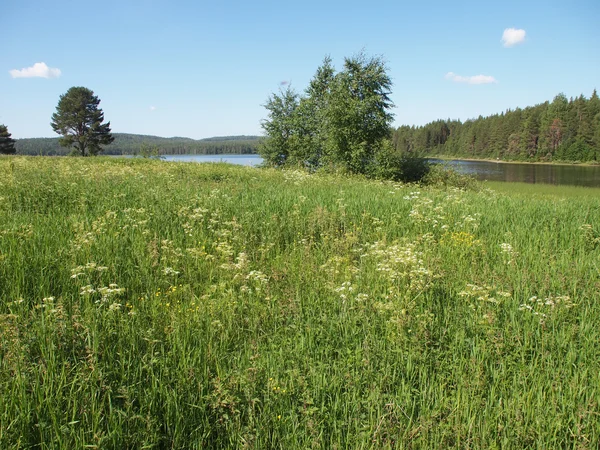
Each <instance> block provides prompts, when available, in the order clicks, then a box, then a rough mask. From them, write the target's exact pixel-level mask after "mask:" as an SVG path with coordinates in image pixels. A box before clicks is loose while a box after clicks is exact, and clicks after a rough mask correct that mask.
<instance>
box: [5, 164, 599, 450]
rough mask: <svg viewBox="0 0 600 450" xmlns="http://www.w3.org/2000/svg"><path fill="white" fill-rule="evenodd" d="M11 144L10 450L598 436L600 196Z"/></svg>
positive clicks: (524, 442)
mask: <svg viewBox="0 0 600 450" xmlns="http://www.w3.org/2000/svg"><path fill="white" fill-rule="evenodd" d="M483 186H484V187H483V188H481V189H479V190H475V191H461V190H458V189H453V188H447V189H441V188H428V187H418V186H411V185H401V184H392V183H382V182H374V181H364V180H361V179H356V178H341V177H333V176H308V175H306V174H304V173H301V172H295V171H288V172H282V171H272V170H259V169H252V168H244V167H234V166H228V165H223V164H215V165H198V164H183V163H165V162H160V161H148V160H132V159H127V160H125V159H107V158H98V159H88V158H79V159H76V158H0V448H2V449H17V448H23V449H25V448H36V449H37V448H41V449H55V448H56V449H59V448H65V449H67V448H68V449H74V448H98V449H126V448H130V449H142V448H145V449H151V448H154V449H171V448H178V449H179V448H255V449H265V448H281V449H307V448H320V449H346V448H348V449H355V448H365V449H366V448H412V449H417V448H440V449H443V448H450V447H455V448H474V449H479V448H486V449H487V448H515V449H522V448H536V449H548V448H573V449H587V448H589V449H595V448H598V447H597V446H598V442H600V416H599V414H600V302H599V300H600V190H596V189H588V188H556V187H529V186H523V185H508V184H504V185H500V184H493V183H489V184H484V185H483Z"/></svg>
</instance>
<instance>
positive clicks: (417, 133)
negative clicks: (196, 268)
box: [393, 90, 600, 162]
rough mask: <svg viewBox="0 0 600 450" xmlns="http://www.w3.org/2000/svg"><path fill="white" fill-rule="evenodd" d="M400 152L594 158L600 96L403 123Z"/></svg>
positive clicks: (599, 139) (598, 150)
mask: <svg viewBox="0 0 600 450" xmlns="http://www.w3.org/2000/svg"><path fill="white" fill-rule="evenodd" d="M393 140H394V146H395V148H396V150H398V151H400V152H411V153H414V154H417V155H421V156H452V157H462V158H481V159H501V160H513V161H540V162H549V161H565V162H594V161H597V160H598V158H599V157H600V99H599V98H598V93H597V92H596V90H594V92H593V93H592V95H591V97H590V98H589V99H588V98H585V97H584V96H583V95H581V96H579V97H577V98H571V99H567V97H566V96H565V95H564V94H558V95H557V96H556V97H554V100H552V102H545V103H541V104H538V105H535V106H531V107H527V108H524V109H521V108H517V109H514V110H508V111H506V112H504V113H501V114H495V115H492V116H488V117H482V116H479V117H478V118H477V119H473V120H467V121H465V122H461V121H460V120H450V119H448V120H437V121H435V122H431V123H428V124H427V125H424V126H419V127H415V126H412V127H411V126H401V127H399V128H398V129H396V130H395V131H394V133H393Z"/></svg>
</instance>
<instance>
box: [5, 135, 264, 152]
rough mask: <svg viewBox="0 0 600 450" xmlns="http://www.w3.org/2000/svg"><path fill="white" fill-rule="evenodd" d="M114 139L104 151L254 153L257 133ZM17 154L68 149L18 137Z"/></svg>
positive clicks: (48, 140) (55, 142)
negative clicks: (145, 149) (144, 149)
mask: <svg viewBox="0 0 600 450" xmlns="http://www.w3.org/2000/svg"><path fill="white" fill-rule="evenodd" d="M113 136H114V138H115V141H114V142H113V143H112V144H110V145H107V146H104V152H103V153H102V154H104V155H132V154H136V153H138V152H139V151H140V148H141V146H142V144H146V145H149V146H152V147H158V149H159V151H160V154H161V155H183V154H192V155H221V154H225V153H229V154H253V153H256V152H257V149H258V143H259V142H260V140H261V139H262V138H261V137H260V136H216V137H211V138H206V139H198V140H195V139H190V138H186V137H170V138H164V137H159V136H148V135H143V134H129V133H113ZM15 148H16V149H17V154H20V155H66V154H68V153H69V150H68V149H65V148H64V147H61V146H60V145H59V143H58V138H30V139H17V140H16V143H15Z"/></svg>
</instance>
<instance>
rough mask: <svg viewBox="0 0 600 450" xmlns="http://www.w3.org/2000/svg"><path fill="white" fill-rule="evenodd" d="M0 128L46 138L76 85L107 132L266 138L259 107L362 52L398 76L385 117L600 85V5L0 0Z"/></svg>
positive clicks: (466, 109)
mask: <svg viewBox="0 0 600 450" xmlns="http://www.w3.org/2000/svg"><path fill="white" fill-rule="evenodd" d="M0 14H1V15H0V42H2V44H3V45H2V51H1V52H0V123H4V124H5V125H6V126H7V127H8V130H9V131H10V132H11V133H12V135H13V137H14V138H28V137H51V136H56V134H55V133H54V132H53V130H52V128H51V126H50V121H51V116H52V114H53V113H54V111H55V109H56V105H57V104H58V100H59V97H60V96H61V95H62V94H64V93H65V92H66V91H67V90H68V89H69V88H70V87H72V86H85V87H87V88H89V89H91V90H93V91H94V93H95V94H96V95H97V96H98V97H99V98H100V100H101V103H100V107H101V108H102V109H103V111H104V114H105V118H106V120H107V121H110V123H111V128H112V131H113V132H121V133H136V134H147V135H156V136H165V137H170V136H184V137H190V138H194V139H201V138H207V137H212V136H229V135H242V134H244V135H260V134H262V129H261V126H260V124H261V121H262V120H264V119H265V118H266V110H265V109H264V106H262V105H264V103H265V102H266V100H267V98H268V97H269V95H270V94H271V93H274V92H275V93H276V92H278V91H279V89H281V87H282V86H285V85H286V83H290V84H291V86H292V87H293V88H294V89H296V90H297V91H299V92H302V91H304V89H305V88H306V87H307V85H308V83H309V81H310V79H311V78H312V77H313V76H314V74H315V72H316V70H317V68H318V67H319V65H320V64H321V62H322V61H323V58H324V57H325V56H327V55H329V56H330V57H331V58H332V60H333V63H334V65H335V66H336V68H337V69H338V70H339V69H341V68H342V65H343V61H344V57H351V56H353V55H355V54H357V53H359V52H361V51H364V52H365V53H366V54H367V55H372V56H381V57H382V58H383V59H384V60H385V61H386V62H387V67H388V74H389V75H390V77H391V78H392V80H393V83H394V86H393V88H392V95H391V98H392V100H393V102H394V104H395V107H394V109H393V113H394V114H395V119H394V126H396V127H397V126H400V125H424V124H425V123H427V122H430V121H433V120H436V119H447V118H451V119H461V120H467V119H469V118H475V117H478V116H479V115H484V116H485V115H490V114H495V113H500V112H502V111H505V110H507V109H509V108H510V109H514V108H517V107H521V108H523V107H526V106H532V105H534V104H537V103H541V102H544V101H546V100H552V98H553V97H554V96H555V95H556V94H558V93H561V92H562V93H564V94H566V95H567V97H576V96H579V95H581V94H583V95H584V96H586V97H589V96H590V95H591V94H592V91H593V90H594V89H595V88H600V25H598V24H600V0H571V1H565V0H519V1H513V0H500V1H486V0H477V1H459V0H455V1H453V2H449V1H437V0H435V1H434V0H419V1H417V0H414V1H402V0H390V1H387V0H383V1H374V2H366V1H364V0H361V1H355V0H344V1H338V0H333V1H328V0H319V1H316V0H304V1H298V2H281V1H277V2H276V1H264V0H255V1H248V0H246V1H229V0H221V1H215V0H213V1H210V2H209V1H204V0H197V1H179V0H171V1H167V0H145V1H142V0H117V1H114V0H104V1H101V2H83V1H81V0H4V1H3V5H2V8H1V10H0Z"/></svg>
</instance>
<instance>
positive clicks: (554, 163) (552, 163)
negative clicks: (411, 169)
mask: <svg viewBox="0 0 600 450" xmlns="http://www.w3.org/2000/svg"><path fill="white" fill-rule="evenodd" d="M426 158H427V159H439V160H442V161H482V162H490V163H497V164H537V165H544V166H584V167H600V161H599V162H597V163H596V164H594V163H590V162H577V163H576V162H566V161H550V162H547V161H506V160H504V159H489V158H462V157H453V156H447V155H444V156H426Z"/></svg>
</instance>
